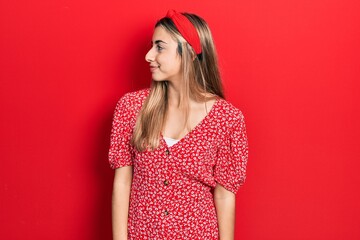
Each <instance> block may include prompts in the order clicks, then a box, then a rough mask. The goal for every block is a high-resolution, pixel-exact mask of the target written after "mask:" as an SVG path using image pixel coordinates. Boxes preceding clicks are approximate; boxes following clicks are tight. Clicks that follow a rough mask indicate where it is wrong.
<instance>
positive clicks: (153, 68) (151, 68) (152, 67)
mask: <svg viewBox="0 0 360 240" xmlns="http://www.w3.org/2000/svg"><path fill="white" fill-rule="evenodd" d="M158 68H159V67H154V66H150V71H151V72H154V71H156V69H158Z"/></svg>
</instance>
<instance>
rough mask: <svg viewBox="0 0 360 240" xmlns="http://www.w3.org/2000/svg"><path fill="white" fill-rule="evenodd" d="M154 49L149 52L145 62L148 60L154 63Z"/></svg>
mask: <svg viewBox="0 0 360 240" xmlns="http://www.w3.org/2000/svg"><path fill="white" fill-rule="evenodd" d="M152 49H153V48H151V49H150V50H149V51H148V52H147V54H146V55H145V60H146V61H147V62H152V61H154V54H153V51H152Z"/></svg>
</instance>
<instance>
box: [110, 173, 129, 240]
mask: <svg viewBox="0 0 360 240" xmlns="http://www.w3.org/2000/svg"><path fill="white" fill-rule="evenodd" d="M132 175H133V166H124V167H120V168H117V169H115V175H114V184H113V193H112V232H113V240H127V239H128V225H127V223H128V213H129V202H130V187H131V183H132Z"/></svg>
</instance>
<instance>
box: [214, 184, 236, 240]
mask: <svg viewBox="0 0 360 240" xmlns="http://www.w3.org/2000/svg"><path fill="white" fill-rule="evenodd" d="M214 203H215V208H216V214H217V218H218V224H219V235H220V240H234V228H235V194H234V193H232V192H230V191H228V190H226V189H225V188H223V187H222V186H221V185H219V184H217V187H216V188H215V192H214Z"/></svg>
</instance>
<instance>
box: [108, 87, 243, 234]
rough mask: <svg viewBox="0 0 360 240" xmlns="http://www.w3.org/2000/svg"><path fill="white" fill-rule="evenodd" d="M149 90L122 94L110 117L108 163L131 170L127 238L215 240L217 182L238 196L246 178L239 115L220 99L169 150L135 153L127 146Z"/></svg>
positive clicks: (165, 146)
mask: <svg viewBox="0 0 360 240" xmlns="http://www.w3.org/2000/svg"><path fill="white" fill-rule="evenodd" d="M149 92H150V88H145V89H141V90H138V91H134V92H129V93H126V94H125V95H123V96H122V97H121V98H120V99H119V101H118V103H117V105H116V108H115V112H114V115H113V122H112V129H111V137H110V149H109V155H108V156H109V163H110V167H111V168H112V169H116V168H119V167H123V166H128V165H132V166H133V170H134V173H133V181H132V185H131V193H130V206H129V217H128V237H129V239H131V240H134V239H136V240H140V239H152V240H164V239H167V240H170V239H171V240H172V239H192V240H196V239H207V240H209V239H210V240H215V239H216V240H217V239H219V230H218V223H217V216H216V210H215V205H214V200H213V194H212V190H213V189H214V187H215V186H216V183H219V184H221V185H222V186H223V187H224V188H226V189H227V190H229V191H231V192H233V193H237V191H238V189H239V187H240V186H241V185H242V184H243V183H244V181H245V177H246V175H245V174H246V164H247V160H248V140H247V135H246V128H245V121H244V116H243V114H242V112H241V111H240V110H239V109H237V108H236V107H235V106H233V105H232V104H231V103H229V102H227V101H226V100H224V99H222V98H218V99H217V100H216V102H215V103H214V105H213V107H212V108H211V109H210V111H209V112H208V114H207V115H206V116H205V118H204V119H203V120H202V121H201V122H200V123H198V125H196V126H195V128H194V129H192V130H191V131H190V132H189V133H188V134H187V135H185V136H184V137H183V138H181V139H180V140H179V141H178V142H176V143H175V144H174V145H172V146H170V147H169V146H167V144H166V141H165V140H164V136H163V135H162V133H160V135H159V137H160V146H159V147H158V148H157V149H155V150H154V151H152V152H151V151H144V152H139V151H137V150H136V149H135V148H134V147H133V146H131V145H130V144H129V142H130V138H131V135H132V132H133V128H134V126H135V122H136V117H137V113H138V112H139V111H140V109H141V106H142V104H143V102H144V100H145V99H146V97H147V96H148V94H149Z"/></svg>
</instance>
